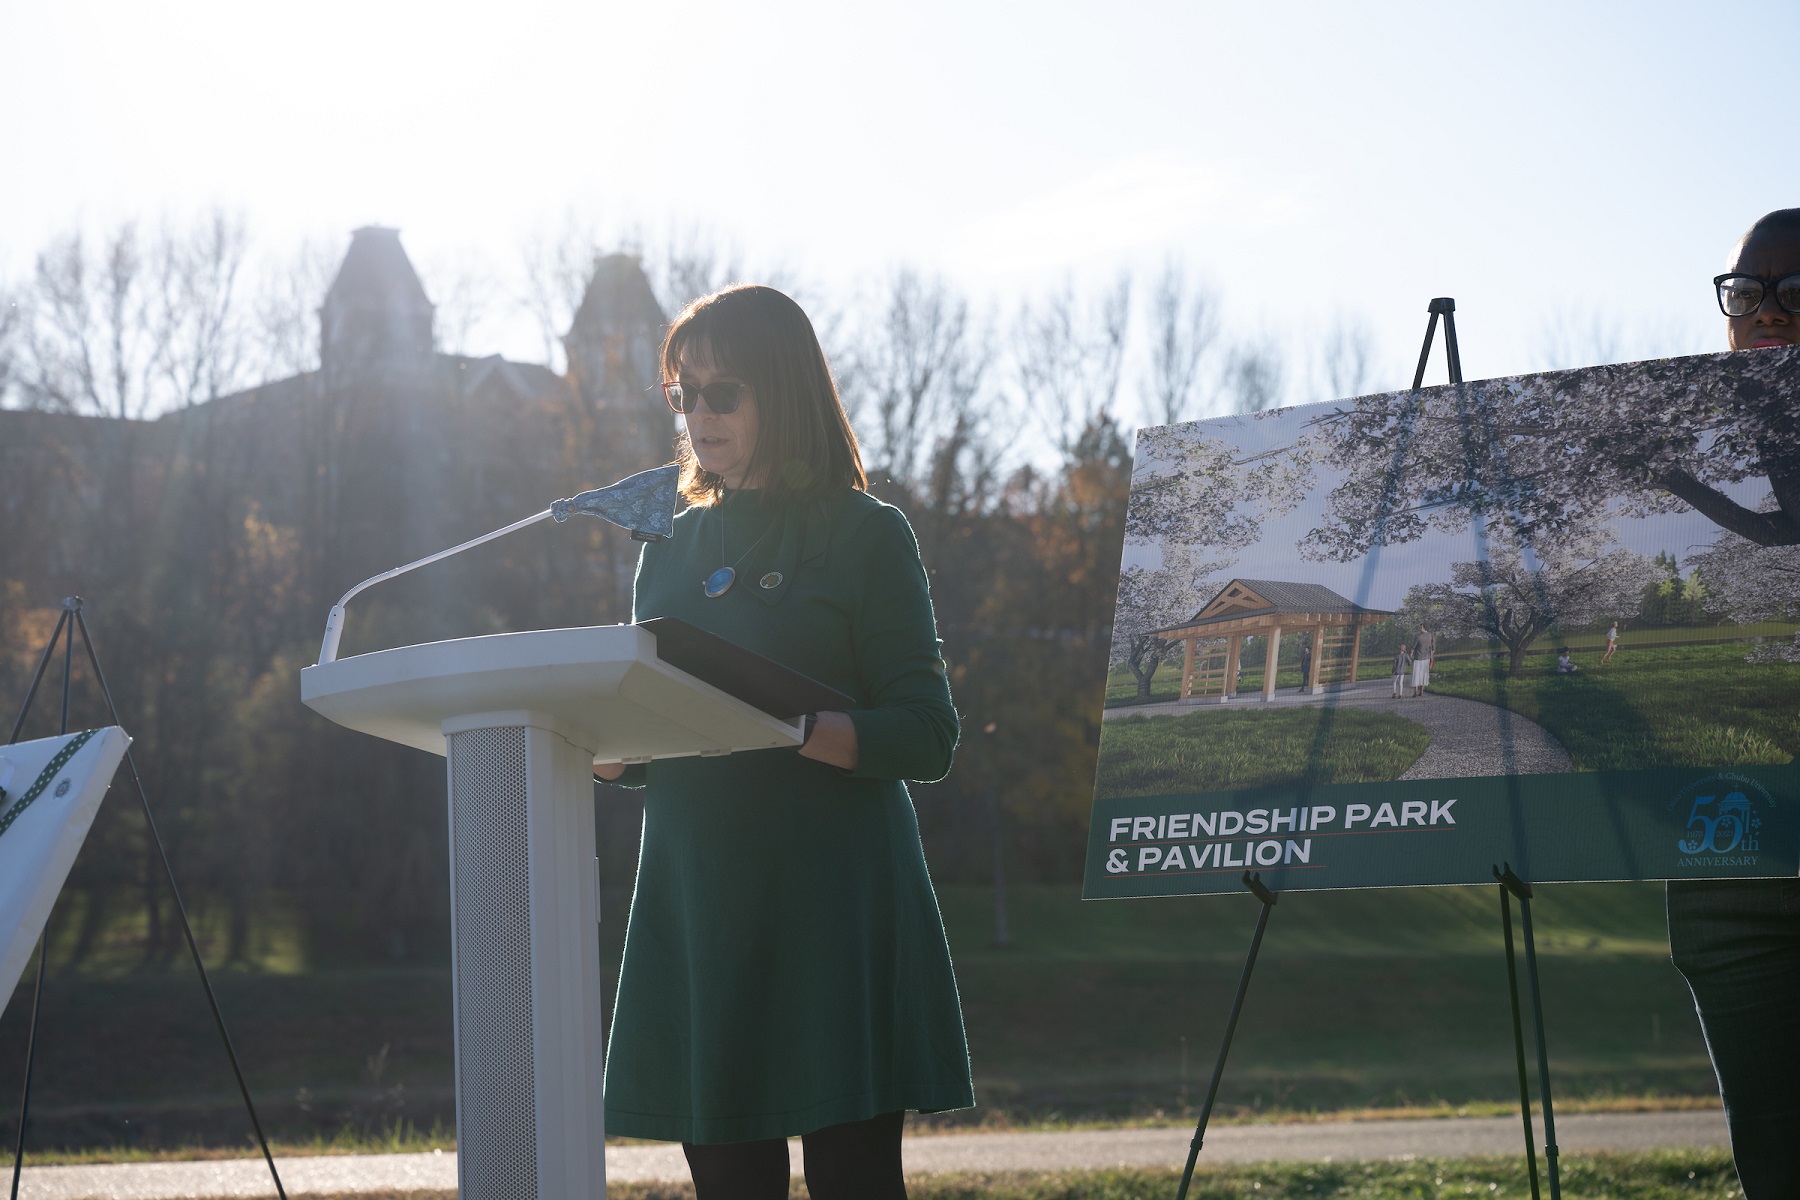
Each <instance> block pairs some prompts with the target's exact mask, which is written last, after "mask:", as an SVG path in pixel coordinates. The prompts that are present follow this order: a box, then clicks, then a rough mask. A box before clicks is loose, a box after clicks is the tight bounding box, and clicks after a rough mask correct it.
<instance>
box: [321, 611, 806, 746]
mask: <svg viewBox="0 0 1800 1200" xmlns="http://www.w3.org/2000/svg"><path fill="white" fill-rule="evenodd" d="M300 699H301V702H302V703H304V704H305V705H306V706H307V707H308V708H310V709H312V710H313V711H314V712H316V713H318V714H319V715H320V716H322V717H325V718H326V719H327V720H330V721H334V722H336V723H337V724H339V725H342V726H344V727H345V728H348V729H354V730H357V731H358V732H360V733H367V734H371V735H373V736H375V737H379V738H384V739H386V740H388V741H390V742H399V743H400V744H401V745H404V746H413V747H415V748H417V749H420V750H428V751H430V752H431V753H433V754H443V753H445V750H446V742H445V737H446V732H447V729H448V732H454V731H456V730H457V729H467V728H477V727H479V726H481V725H483V724H489V725H518V724H548V725H550V726H552V727H554V728H555V729H556V730H557V731H558V732H559V733H561V734H562V735H563V736H564V737H566V738H568V739H569V740H570V741H571V742H574V743H575V744H576V745H578V746H580V747H582V748H583V749H585V750H589V751H591V752H592V753H593V756H594V761H595V762H596V763H610V762H645V761H648V760H650V759H655V758H681V757H686V756H689V755H696V754H729V753H731V752H733V751H736V750H763V749H770V748H773V747H780V746H797V745H799V744H800V740H801V732H800V725H799V722H798V721H784V720H779V719H777V718H776V717H773V716H770V715H769V714H768V713H765V712H762V711H761V710H759V709H756V708H753V707H752V706H750V705H749V704H746V703H744V702H743V701H741V700H738V699H736V698H734V697H732V696H730V695H728V694H727V693H725V692H723V691H721V690H720V689H719V688H716V687H714V686H713V685H711V684H709V683H705V682H702V681H701V680H699V679H696V678H695V677H694V676H692V675H689V674H687V673H686V672H684V671H680V670H677V669H676V668H675V667H672V666H670V665H669V664H668V663H666V662H664V661H662V659H660V658H659V657H658V656H657V652H656V638H655V636H654V635H652V634H651V633H649V632H648V631H646V630H644V629H640V628H639V627H637V626H635V625H598V626H589V627H585V628H578V629H540V630H533V631H530V632H525V633H499V634H490V635H488V636H485V637H472V638H457V639H454V640H451V641H444V642H426V643H423V644H421V645H417V646H400V647H397V648H395V649H392V650H380V651H376V652H374V653H371V654H358V655H355V656H354V657H351V658H345V659H339V660H337V661H335V662H329V663H322V664H317V665H314V666H310V667H307V668H305V669H303V670H302V671H301V672H300ZM525 714H535V715H534V716H532V717H531V718H530V719H527V717H526V715H525Z"/></svg>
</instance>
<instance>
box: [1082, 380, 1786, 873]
mask: <svg viewBox="0 0 1800 1200" xmlns="http://www.w3.org/2000/svg"><path fill="white" fill-rule="evenodd" d="M1797 387H1800V352H1796V351H1793V350H1775V351H1768V352H1764V353H1758V354H1755V355H1703V356H1696V357H1692V358H1681V359H1665V360H1658V361H1653V362H1644V363H1633V364H1626V365H1622V366H1608V367H1591V368H1585V369H1582V370H1575V371H1562V372H1552V373H1546V374H1540V375H1530V376H1520V377H1516V378H1509V379H1498V380H1489V381H1484V382H1479V383H1472V384H1466V385H1458V386H1449V387H1441V388H1430V389H1425V390H1423V391H1418V392H1392V393H1384V394H1380V395H1373V396H1365V397H1361V398H1359V399H1354V400H1344V401H1338V402H1333V403H1328V404H1320V405H1310V406H1306V407H1301V408H1292V409H1283V410H1277V411H1273V412H1266V413H1259V414H1256V415H1253V416H1242V417H1228V418H1221V419H1216V420H1209V421H1199V422H1192V423H1189V424H1184V425H1169V426H1157V427H1152V428H1148V429H1144V430H1142V431H1140V433H1139V435H1138V444H1137V456H1136V459H1135V463H1134V473H1133V476H1132V486H1131V500H1130V508H1129V512H1128V515H1127V518H1126V543H1125V551H1124V559H1123V563H1122V569H1121V574H1120V584H1119V599H1118V611H1117V618H1116V623H1115V626H1114V639H1113V648H1112V667H1111V674H1110V676H1109V678H1108V681H1107V693H1106V695H1107V699H1106V710H1105V714H1104V716H1105V719H1104V721H1103V722H1102V732H1101V739H1100V759H1099V769H1098V774H1097V778H1096V781H1095V791H1094V795H1095V809H1094V821H1093V825H1092V829H1091V833H1090V846H1089V856H1088V892H1089V894H1090V895H1095V896H1101V895H1146V894H1162V893H1173V892H1205V891H1221V890H1230V889H1233V888H1236V887H1237V886H1238V883H1237V875H1238V874H1239V873H1240V872H1241V871H1242V870H1243V869H1244V868H1245V867H1250V868H1253V869H1261V870H1263V871H1264V873H1265V876H1266V877H1267V876H1277V877H1280V879H1281V882H1280V886H1285V887H1357V886H1376V885H1380V884H1383V883H1430V882H1443V883H1450V882H1476V881H1480V880H1486V879H1487V878H1488V874H1489V870H1490V868H1491V866H1492V865H1493V864H1495V863H1499V862H1501V861H1503V860H1505V861H1510V862H1512V863H1513V864H1514V865H1515V866H1518V865H1520V864H1521V863H1522V862H1524V863H1527V864H1533V863H1534V865H1535V866H1536V868H1537V870H1536V873H1535V874H1532V875H1528V876H1526V877H1527V878H1533V879H1538V880H1548V879H1553V878H1554V879H1618V878H1665V877H1707V876H1711V875H1719V874H1739V875H1779V874H1793V873H1794V871H1795V869H1796V865H1797V864H1796V861H1795V850H1796V837H1797V836H1800V825H1796V823H1795V817H1796V816H1800V811H1794V810H1797V809H1800V788H1797V787H1796V786H1795V783H1796V772H1795V769H1794V767H1793V764H1792V763H1791V761H1790V760H1791V756H1790V755H1789V754H1788V753H1786V752H1785V751H1784V750H1783V749H1782V746H1783V745H1786V744H1788V743H1789V740H1790V739H1789V738H1788V736H1787V735H1788V733H1789V730H1788V729H1787V725H1791V724H1792V723H1793V722H1794V721H1795V720H1797V719H1800V718H1797V717H1796V716H1795V714H1796V713H1797V712H1800V512H1794V511H1791V508H1792V505H1793V504H1794V503H1795V497H1796V496H1800V486H1797V485H1800V431H1796V430H1795V428H1794V427H1793V425H1792V422H1791V421H1790V420H1789V419H1788V418H1787V413H1788V412H1789V410H1790V408H1791V403H1792V396H1793V395H1794V392H1795V390H1796V388H1797ZM1784 722H1785V723H1787V725H1784V724H1782V723H1784ZM1706 779H1712V780H1713V782H1712V783H1711V784H1707V785H1706V786H1701V787H1699V790H1698V791H1695V790H1694V788H1695V786H1696V785H1697V781H1701V780H1706ZM1678 810H1679V811H1678ZM1452 814H1454V815H1452Z"/></svg>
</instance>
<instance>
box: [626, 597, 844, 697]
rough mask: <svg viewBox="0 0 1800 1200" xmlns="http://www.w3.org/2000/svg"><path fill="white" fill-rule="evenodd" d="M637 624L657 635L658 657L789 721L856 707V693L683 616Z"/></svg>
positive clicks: (654, 619)
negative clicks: (744, 645) (752, 649)
mask: <svg viewBox="0 0 1800 1200" xmlns="http://www.w3.org/2000/svg"><path fill="white" fill-rule="evenodd" d="M637 626H638V628H639V629H642V630H645V631H646V632H648V633H649V634H650V635H651V636H653V637H655V638H656V656H657V657H658V658H660V659H662V660H663V661H664V662H666V663H668V664H669V665H670V666H671V667H674V668H675V669H676V670H677V671H685V672H687V673H688V674H689V675H692V676H693V677H694V678H695V679H698V680H700V681H701V682H702V683H710V684H712V685H713V686H714V687H716V688H718V689H719V690H720V691H721V692H724V693H725V694H726V695H728V696H733V697H735V698H737V699H739V700H742V701H743V702H744V703H745V704H748V705H750V707H752V708H759V709H761V710H762V711H763V712H766V713H768V714H769V715H770V716H771V717H776V718H778V719H780V720H783V721H791V720H793V719H794V718H795V717H798V716H802V715H804V714H806V713H816V712H842V711H844V710H846V709H851V708H855V707H857V703H856V699H855V697H853V696H846V695H845V694H844V693H842V692H840V691H838V690H837V689H836V688H834V687H827V686H825V685H824V684H822V683H820V682H819V681H818V680H816V679H813V678H811V677H809V676H806V675H802V674H801V673H800V672H798V671H795V670H792V669H790V668H788V667H784V666H782V665H781V664H780V663H778V662H776V661H775V660H774V659H772V658H764V657H763V656H762V655H760V654H757V653H756V652H754V651H751V650H746V649H744V648H743V647H742V646H740V645H738V644H737V643H736V642H733V641H728V640H727V639H725V638H722V637H720V636H719V635H718V634H716V633H708V632H707V631H706V630H704V629H702V628H700V627H699V626H698V625H690V624H688V623H687V622H686V621H683V620H682V619H681V618H679V617H651V618H650V619H649V620H648V621H639V622H638V623H637Z"/></svg>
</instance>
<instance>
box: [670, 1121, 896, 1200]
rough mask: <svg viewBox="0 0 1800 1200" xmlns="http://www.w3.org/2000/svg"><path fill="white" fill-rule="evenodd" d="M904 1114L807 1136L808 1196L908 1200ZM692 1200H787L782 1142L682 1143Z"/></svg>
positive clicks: (804, 1143) (804, 1140)
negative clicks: (902, 1150) (903, 1170)
mask: <svg viewBox="0 0 1800 1200" xmlns="http://www.w3.org/2000/svg"><path fill="white" fill-rule="evenodd" d="M905 1123H906V1114H905V1113H901V1112H891V1113H883V1114H882V1115H881V1116H879V1117H870V1118H869V1119H868V1120H866V1121H849V1122H846V1123H845V1124H842V1125H827V1126H826V1127H825V1128H824V1129H820V1130H817V1131H816V1132H813V1133H808V1134H805V1135H803V1136H802V1137H801V1139H800V1142H801V1145H802V1146H803V1147H804V1150H805V1155H806V1191H807V1194H808V1195H810V1196H811V1197H812V1200H906V1184H905V1182H904V1181H903V1180H902V1179H901V1175H900V1129H901V1126H903V1125H904V1124H905ZM681 1148H682V1150H683V1151H684V1152H685V1153H686V1154H687V1160H688V1170H689V1171H691V1172H692V1173H693V1176H694V1196H695V1198H696V1200H787V1194H788V1152H787V1142H786V1141H785V1140H784V1139H782V1138H769V1139H768V1140H766V1141H760V1142H727V1143H724V1144H722V1145H713V1146H699V1145H695V1144H694V1143H692V1142H683V1143H682V1144H681Z"/></svg>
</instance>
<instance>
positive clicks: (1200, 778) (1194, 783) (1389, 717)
mask: <svg viewBox="0 0 1800 1200" xmlns="http://www.w3.org/2000/svg"><path fill="white" fill-rule="evenodd" d="M1430 742H1431V735H1430V734H1429V733H1427V732H1425V729H1424V727H1423V726H1420V725H1418V724H1415V723H1414V722H1412V721H1408V720H1406V719H1404V718H1402V717H1398V716H1395V715H1394V714H1392V713H1380V712H1365V711H1363V710H1360V709H1349V708H1345V709H1326V708H1325V707H1324V706H1319V707H1316V708H1313V707H1308V708H1293V709H1277V710H1273V711H1269V710H1264V711H1261V712H1236V711H1233V712H1219V711H1217V710H1216V709H1214V710H1213V711H1210V712H1199V713H1182V714H1180V715H1175V716H1157V717H1144V716H1133V717H1120V718H1118V719H1116V720H1112V721H1107V722H1105V723H1104V724H1103V725H1102V726H1101V729H1100V769H1099V775H1098V778H1097V780H1096V783H1095V793H1096V794H1097V795H1100V796H1166V795H1169V794H1171V793H1178V792H1222V791H1229V790H1231V789H1234V788H1252V787H1262V786H1264V785H1268V784H1283V783H1293V782H1296V781H1300V780H1304V781H1306V782H1311V783H1380V782H1386V781H1387V780H1390V779H1395V778H1398V777H1399V775H1400V773H1401V772H1403V771H1405V770H1406V768H1407V767H1409V766H1411V765H1412V764H1413V762H1414V761H1415V760H1416V759H1417V758H1418V757H1419V755H1421V754H1423V753H1425V747H1426V746H1427V745H1429V744H1430ZM1296 764H1304V765H1303V766H1301V767H1300V768H1299V773H1298V774H1297V773H1296Z"/></svg>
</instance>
